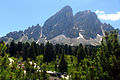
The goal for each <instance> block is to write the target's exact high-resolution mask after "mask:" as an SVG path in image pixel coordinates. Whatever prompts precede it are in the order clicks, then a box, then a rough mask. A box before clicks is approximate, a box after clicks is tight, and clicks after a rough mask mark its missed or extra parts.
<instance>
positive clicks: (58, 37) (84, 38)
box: [0, 6, 120, 45]
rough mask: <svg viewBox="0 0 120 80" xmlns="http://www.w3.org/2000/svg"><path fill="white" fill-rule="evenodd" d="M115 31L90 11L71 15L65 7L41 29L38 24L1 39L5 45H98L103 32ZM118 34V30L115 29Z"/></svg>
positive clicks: (67, 7)
mask: <svg viewBox="0 0 120 80" xmlns="http://www.w3.org/2000/svg"><path fill="white" fill-rule="evenodd" d="M111 30H115V29H114V28H113V27H112V26H111V25H110V24H106V23H101V21H100V20H99V19H98V18H97V15H96V14H95V13H94V12H91V11H90V10H86V11H80V12H78V13H76V14H75V15H73V11H72V8H71V7H70V6H65V7H64V8H62V9H61V10H60V11H58V12H57V13H56V14H55V15H53V16H52V17H50V18H49V19H48V20H46V21H45V23H44V25H43V27H41V26H40V25H39V24H37V25H36V26H32V27H29V28H28V29H26V30H24V31H18V32H17V31H15V32H10V33H8V34H7V35H6V36H4V37H1V38H0V41H2V40H4V41H6V43H9V42H11V41H12V40H15V41H21V42H26V41H27V42H32V41H36V43H46V42H47V41H50V42H51V43H53V44H56V43H60V44H69V45H79V43H83V44H91V45H99V44H100V41H101V38H102V36H103V34H104V31H111ZM116 30H117V31H118V32H119V33H120V30H119V29H116Z"/></svg>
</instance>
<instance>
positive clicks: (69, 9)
mask: <svg viewBox="0 0 120 80" xmlns="http://www.w3.org/2000/svg"><path fill="white" fill-rule="evenodd" d="M59 12H72V8H71V7H70V6H68V5H67V6H65V7H63V8H62V9H61V10H60V11H59Z"/></svg>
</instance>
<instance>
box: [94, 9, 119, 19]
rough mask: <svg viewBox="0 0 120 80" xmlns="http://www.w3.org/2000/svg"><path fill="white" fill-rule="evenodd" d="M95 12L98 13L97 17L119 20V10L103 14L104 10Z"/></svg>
mask: <svg viewBox="0 0 120 80" xmlns="http://www.w3.org/2000/svg"><path fill="white" fill-rule="evenodd" d="M95 13H96V14H97V15H98V18H100V19H103V20H111V21H117V20H120V11H118V12H116V13H112V14H105V12H104V11H100V10H97V11H95Z"/></svg>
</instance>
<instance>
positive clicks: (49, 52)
mask: <svg viewBox="0 0 120 80" xmlns="http://www.w3.org/2000/svg"><path fill="white" fill-rule="evenodd" d="M55 58H56V54H55V50H54V47H53V45H52V44H51V43H49V42H47V43H46V46H45V53H44V60H43V61H44V62H51V61H53V60H55Z"/></svg>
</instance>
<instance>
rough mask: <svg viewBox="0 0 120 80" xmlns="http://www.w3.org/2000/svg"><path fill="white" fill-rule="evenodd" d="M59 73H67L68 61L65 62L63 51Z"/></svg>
mask: <svg viewBox="0 0 120 80" xmlns="http://www.w3.org/2000/svg"><path fill="white" fill-rule="evenodd" d="M59 71H60V72H61V73H64V72H67V61H66V60H65V55H64V51H63V50H62V57H61V61H60V64H59Z"/></svg>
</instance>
